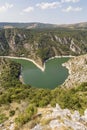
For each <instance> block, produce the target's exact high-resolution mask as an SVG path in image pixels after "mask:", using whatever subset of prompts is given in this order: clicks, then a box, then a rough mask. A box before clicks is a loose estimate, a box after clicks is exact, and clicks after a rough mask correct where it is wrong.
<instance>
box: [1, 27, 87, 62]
mask: <svg viewBox="0 0 87 130" xmlns="http://www.w3.org/2000/svg"><path fill="white" fill-rule="evenodd" d="M85 53H87V31H84V30H83V31H82V30H71V29H39V30H37V29H34V30H28V29H17V28H13V29H1V30H0V55H10V56H21V57H28V58H31V59H33V60H35V61H36V62H37V63H38V64H42V63H43V62H44V61H45V60H47V59H48V58H50V57H52V56H56V55H57V56H58V55H80V54H85Z"/></svg>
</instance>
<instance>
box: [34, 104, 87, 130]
mask: <svg viewBox="0 0 87 130" xmlns="http://www.w3.org/2000/svg"><path fill="white" fill-rule="evenodd" d="M39 112H40V111H39ZM41 114H42V117H41V120H40V123H39V124H37V125H36V126H35V127H34V128H33V129H32V130H45V129H47V130H87V110H85V112H84V115H83V116H81V115H80V114H79V112H78V111H74V112H71V111H70V110H68V109H61V108H60V106H59V105H58V104H56V107H55V108H52V107H48V108H46V110H45V109H42V110H41ZM43 121H44V122H45V124H44V126H43V125H42V124H43Z"/></svg>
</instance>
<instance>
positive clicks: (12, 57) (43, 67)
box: [0, 55, 75, 72]
mask: <svg viewBox="0 0 87 130" xmlns="http://www.w3.org/2000/svg"><path fill="white" fill-rule="evenodd" d="M0 57H1V58H10V59H22V60H27V61H30V62H32V63H33V64H34V65H36V66H37V67H38V68H39V69H40V70H41V71H42V72H44V71H45V63H46V62H47V61H49V60H52V59H55V58H72V57H75V56H71V55H68V56H54V57H51V58H49V59H48V60H46V61H45V62H44V65H43V66H40V65H38V64H37V63H36V62H35V61H34V60H32V59H30V58H25V57H15V56H0Z"/></svg>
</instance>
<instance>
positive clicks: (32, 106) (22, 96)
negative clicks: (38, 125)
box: [0, 58, 87, 125]
mask: <svg viewBox="0 0 87 130" xmlns="http://www.w3.org/2000/svg"><path fill="white" fill-rule="evenodd" d="M0 68H1V69H0V110H1V111H0V115H1V118H0V122H4V121H5V120H6V119H8V118H9V116H12V115H15V112H16V111H18V110H19V111H21V109H23V110H22V112H23V114H21V112H19V114H16V119H15V121H16V123H17V124H21V125H23V124H25V123H26V122H28V121H29V120H31V119H32V117H33V115H34V114H35V113H36V111H37V108H38V107H45V106H47V105H49V104H51V105H52V106H55V104H56V103H58V104H59V105H60V106H61V107H62V108H69V109H71V110H78V111H80V113H81V114H82V113H83V111H84V110H85V109H86V107H87V100H86V99H87V83H82V84H81V85H79V86H75V87H73V88H71V89H66V88H65V89H64V88H60V87H58V88H55V89H54V90H49V89H39V88H34V87H31V86H29V85H24V84H22V83H21V82H20V81H19V76H20V69H21V66H20V64H17V63H15V62H13V61H10V60H8V59H3V58H1V59H0ZM22 102H25V104H26V105H24V107H23V108H22V106H21V103H22ZM12 103H18V104H19V106H21V107H20V108H19V107H16V108H15V109H12V108H11V109H10V111H9V110H8V111H9V114H10V115H8V117H7V116H5V115H4V110H5V108H6V109H7V107H4V109H2V108H3V105H5V106H9V107H10V106H11V104H12ZM5 111H6V110H5ZM13 111H14V112H13ZM12 113H14V114H12ZM11 114H12V115H11Z"/></svg>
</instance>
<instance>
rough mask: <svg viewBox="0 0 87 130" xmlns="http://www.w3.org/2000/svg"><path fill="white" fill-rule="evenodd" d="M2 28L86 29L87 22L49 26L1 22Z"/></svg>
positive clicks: (36, 23)
mask: <svg viewBox="0 0 87 130" xmlns="http://www.w3.org/2000/svg"><path fill="white" fill-rule="evenodd" d="M0 28H26V29H43V28H44V29H47V28H71V29H84V28H85V29H86V28H87V22H83V23H76V24H61V25H58V24H48V23H39V22H32V23H9V22H0Z"/></svg>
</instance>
